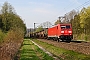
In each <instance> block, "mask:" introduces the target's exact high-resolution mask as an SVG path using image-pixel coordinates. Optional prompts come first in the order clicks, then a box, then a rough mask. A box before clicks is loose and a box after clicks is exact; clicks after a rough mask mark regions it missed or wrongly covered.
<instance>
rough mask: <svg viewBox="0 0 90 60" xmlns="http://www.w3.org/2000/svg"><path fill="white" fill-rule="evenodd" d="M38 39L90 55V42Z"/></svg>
mask: <svg viewBox="0 0 90 60" xmlns="http://www.w3.org/2000/svg"><path fill="white" fill-rule="evenodd" d="M38 40H40V41H43V42H46V43H48V44H52V45H54V46H57V47H61V48H64V49H68V50H73V51H76V52H79V53H83V54H86V55H90V42H83V41H71V42H70V43H67V42H57V41H53V40H45V39H38Z"/></svg>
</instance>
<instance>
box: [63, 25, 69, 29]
mask: <svg viewBox="0 0 90 60" xmlns="http://www.w3.org/2000/svg"><path fill="white" fill-rule="evenodd" d="M61 29H70V25H65V26H61Z"/></svg>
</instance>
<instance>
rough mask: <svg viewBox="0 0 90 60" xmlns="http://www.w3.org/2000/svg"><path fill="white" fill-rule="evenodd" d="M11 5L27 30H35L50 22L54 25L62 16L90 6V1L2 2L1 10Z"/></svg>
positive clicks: (9, 0)
mask: <svg viewBox="0 0 90 60" xmlns="http://www.w3.org/2000/svg"><path fill="white" fill-rule="evenodd" d="M5 1H7V2H8V3H10V4H11V5H12V6H13V7H14V9H15V11H16V13H17V14H18V15H19V16H20V17H21V18H22V20H23V21H24V23H25V24H26V26H27V28H34V23H37V24H36V25H37V26H38V25H39V24H41V23H43V22H46V21H49V22H51V23H52V24H53V23H54V22H55V21H56V20H57V19H58V17H60V16H64V15H65V14H66V13H68V12H70V11H71V10H73V9H75V10H76V11H77V10H80V9H81V8H83V7H88V6H90V0H0V9H1V7H2V5H3V4H4V2H5Z"/></svg>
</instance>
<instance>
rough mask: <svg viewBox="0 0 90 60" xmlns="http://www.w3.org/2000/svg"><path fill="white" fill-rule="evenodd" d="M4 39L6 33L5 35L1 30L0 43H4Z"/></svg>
mask: <svg viewBox="0 0 90 60" xmlns="http://www.w3.org/2000/svg"><path fill="white" fill-rule="evenodd" d="M4 37H5V33H3V32H2V31H1V30H0V43H1V42H3V39H4Z"/></svg>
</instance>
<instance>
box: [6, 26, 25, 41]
mask: <svg viewBox="0 0 90 60" xmlns="http://www.w3.org/2000/svg"><path fill="white" fill-rule="evenodd" d="M22 38H24V33H23V31H22V30H21V29H19V28H18V29H17V28H15V29H13V30H10V31H8V33H7V35H6V36H5V38H4V40H5V41H20V40H23V39H22Z"/></svg>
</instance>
